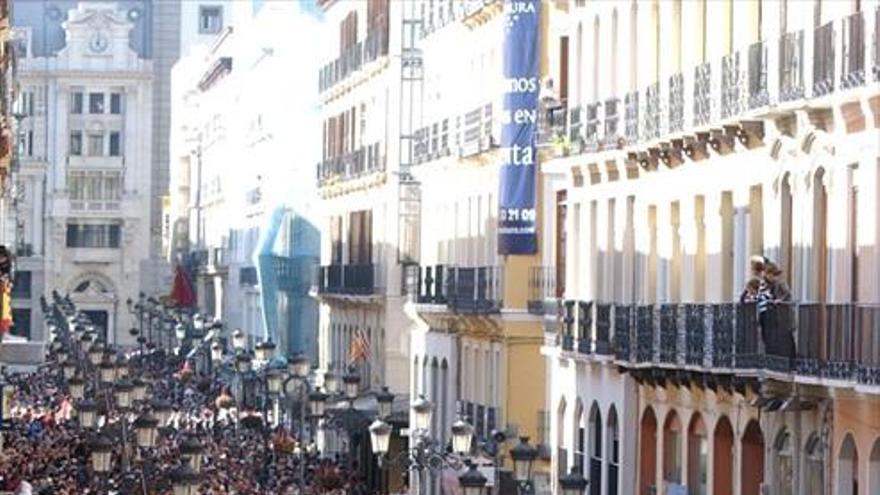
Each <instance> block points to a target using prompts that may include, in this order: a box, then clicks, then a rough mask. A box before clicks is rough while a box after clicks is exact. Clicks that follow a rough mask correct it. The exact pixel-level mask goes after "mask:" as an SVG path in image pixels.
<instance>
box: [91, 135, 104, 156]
mask: <svg viewBox="0 0 880 495" xmlns="http://www.w3.org/2000/svg"><path fill="white" fill-rule="evenodd" d="M102 155H104V135H103V134H89V156H102Z"/></svg>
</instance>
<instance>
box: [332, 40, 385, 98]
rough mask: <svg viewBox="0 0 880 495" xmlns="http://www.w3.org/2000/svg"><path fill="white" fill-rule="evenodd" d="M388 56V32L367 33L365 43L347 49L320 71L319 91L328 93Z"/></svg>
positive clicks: (361, 42)
mask: <svg viewBox="0 0 880 495" xmlns="http://www.w3.org/2000/svg"><path fill="white" fill-rule="evenodd" d="M387 54H388V30H387V28H386V29H376V30H373V31H371V32H369V33H367V37H366V38H365V39H364V40H363V41H359V42H358V43H355V44H354V45H351V46H350V47H348V48H346V49H345V50H344V51H343V52H342V53H341V54H340V55H339V57H338V58H336V59H335V60H333V61H331V62H328V63H327V64H325V65H324V66H323V67H321V68H320V69H319V70H318V89H319V91H321V92H324V91H327V90H329V89H330V88H332V87H333V86H335V85H336V84H338V83H340V82H342V81H344V80H345V79H346V78H348V77H349V76H351V75H352V74H354V73H355V72H357V71H358V70H360V68H361V67H362V66H363V65H365V64H368V63H370V62H372V61H374V60H376V59H378V58H379V57H381V56H383V55H387Z"/></svg>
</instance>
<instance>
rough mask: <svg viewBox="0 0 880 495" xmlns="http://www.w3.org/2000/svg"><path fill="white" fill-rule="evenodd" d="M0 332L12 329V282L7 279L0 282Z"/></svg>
mask: <svg viewBox="0 0 880 495" xmlns="http://www.w3.org/2000/svg"><path fill="white" fill-rule="evenodd" d="M0 286H2V292H0V306H2V309H0V333H6V332H8V331H9V330H10V329H12V284H11V283H9V282H8V281H3V282H0Z"/></svg>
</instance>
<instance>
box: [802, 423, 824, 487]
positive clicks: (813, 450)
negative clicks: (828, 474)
mask: <svg viewBox="0 0 880 495" xmlns="http://www.w3.org/2000/svg"><path fill="white" fill-rule="evenodd" d="M804 454H805V458H806V466H807V472H806V475H807V479H806V480H805V482H806V487H807V493H809V494H810V495H824V494H825V449H824V447H823V445H822V439H821V438H820V437H819V435H817V434H816V433H813V434H812V435H810V437H809V438H808V439H807V443H806V444H805V445H804Z"/></svg>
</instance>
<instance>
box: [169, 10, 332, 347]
mask: <svg viewBox="0 0 880 495" xmlns="http://www.w3.org/2000/svg"><path fill="white" fill-rule="evenodd" d="M235 4H236V2H228V3H226V4H223V5H217V6H215V5H212V4H209V3H205V4H204V5H202V6H199V8H198V9H195V8H194V6H192V5H186V6H185V8H184V10H185V13H190V14H195V12H198V13H199V16H200V17H199V18H200V19H201V18H203V17H204V16H205V14H206V11H208V12H214V13H216V14H217V16H218V18H222V22H223V23H224V24H223V25H222V27H220V28H219V29H218V30H217V31H216V32H214V33H212V34H211V35H210V36H209V37H208V33H204V34H202V35H201V38H193V39H192V40H191V43H192V45H191V46H190V49H189V52H188V54H187V55H186V56H185V57H183V58H181V60H180V61H179V62H178V63H177V64H176V65H175V67H174V69H173V71H172V72H173V73H172V86H173V94H174V98H173V105H172V110H173V111H172V117H171V119H172V133H171V138H172V141H171V149H172V156H173V162H174V166H173V167H172V174H173V176H172V180H171V186H172V187H171V190H172V195H171V197H170V201H169V206H170V212H169V225H170V228H169V231H168V234H169V236H168V238H167V248H168V254H169V256H170V259H171V260H172V261H173V262H174V263H178V264H183V265H185V266H187V267H188V268H189V269H190V270H191V273H192V275H193V277H194V282H195V284H196V286H197V294H198V298H199V306H200V308H202V310H203V311H205V312H207V313H208V314H211V315H214V316H215V317H219V318H221V319H222V320H223V322H224V324H225V325H226V326H228V327H230V328H241V329H242V330H243V331H244V332H245V333H246V334H247V335H248V336H249V340H250V343H251V345H253V344H254V343H256V342H259V341H263V340H266V339H267V338H268V339H271V340H273V341H274V342H275V343H276V344H278V345H279V348H280V350H281V352H282V353H284V354H293V353H296V352H307V353H309V354H311V355H315V354H316V348H315V342H316V337H315V329H316V327H317V303H316V302H315V301H314V299H313V298H311V297H310V296H309V290H310V289H311V285H310V280H311V273H312V271H313V269H314V265H315V264H316V263H317V257H318V249H319V240H318V235H319V233H318V232H317V229H316V228H315V227H314V223H313V221H312V220H311V218H310V215H311V214H312V213H311V211H309V210H308V208H309V207H312V206H313V204H312V203H313V202H314V201H313V199H312V198H313V197H314V194H315V190H314V188H313V187H312V188H310V187H307V186H306V184H309V182H310V179H311V178H312V177H313V175H312V173H313V172H312V169H311V167H306V166H305V165H303V164H304V163H311V160H309V159H308V151H307V146H306V143H308V142H314V141H315V140H316V139H317V138H316V137H314V136H315V134H316V133H315V132H314V131H313V129H315V125H314V123H312V122H310V117H309V116H310V115H311V114H312V113H313V112H312V110H311V108H312V105H313V102H314V88H312V87H311V86H307V85H306V83H304V82H299V81H300V79H298V78H297V74H296V73H295V72H290V71H289V70H288V68H289V67H295V66H304V65H309V62H308V61H307V59H308V58H309V57H310V56H311V55H310V54H303V53H301V52H299V53H298V52H297V51H296V50H294V49H293V46H292V45H291V44H290V43H289V36H290V33H291V32H300V33H303V32H305V31H306V30H308V29H310V25H311V22H312V21H311V19H310V18H309V17H308V16H305V15H303V14H302V12H301V10H300V6H299V5H298V4H296V3H283V2H277V3H270V4H266V5H265V6H263V8H261V9H260V10H259V11H256V12H253V11H251V10H249V9H248V10H246V11H240V9H239V10H237V9H238V7H239V6H238V5H235ZM248 7H249V8H250V5H248ZM188 16H189V17H193V15H188ZM203 21H204V22H205V23H206V24H210V22H208V20H206V19H203ZM218 22H219V21H218ZM233 26H234V28H233ZM291 115H298V116H299V117H298V120H297V122H296V123H295V125H294V124H292V123H291V121H290V116H291ZM310 136H312V137H310ZM291 150H301V151H299V152H298V154H296V155H294V156H292V155H291V154H290V151H291ZM242 163H248V164H249V165H248V166H246V167H242Z"/></svg>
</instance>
